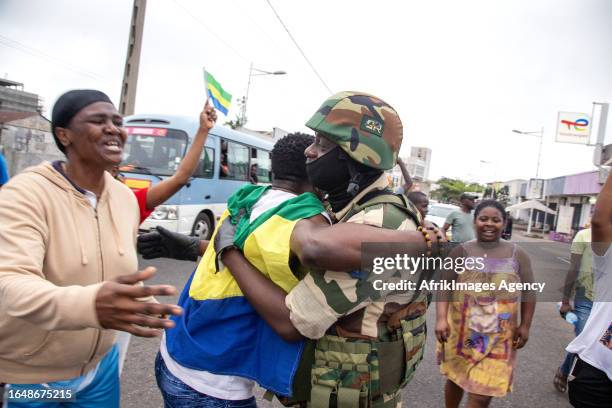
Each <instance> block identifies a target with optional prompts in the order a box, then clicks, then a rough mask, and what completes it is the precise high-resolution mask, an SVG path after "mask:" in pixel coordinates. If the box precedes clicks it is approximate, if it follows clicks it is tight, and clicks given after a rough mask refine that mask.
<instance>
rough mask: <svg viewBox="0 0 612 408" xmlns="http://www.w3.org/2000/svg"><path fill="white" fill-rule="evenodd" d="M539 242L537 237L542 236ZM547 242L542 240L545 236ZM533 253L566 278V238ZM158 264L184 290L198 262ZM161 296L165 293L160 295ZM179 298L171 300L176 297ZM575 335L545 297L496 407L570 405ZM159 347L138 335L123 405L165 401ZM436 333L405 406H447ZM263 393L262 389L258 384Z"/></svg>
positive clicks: (547, 272)
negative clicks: (559, 377) (564, 390)
mask: <svg viewBox="0 0 612 408" xmlns="http://www.w3.org/2000/svg"><path fill="white" fill-rule="evenodd" d="M536 242H537V241H536ZM539 242H542V241H539ZM521 245H522V246H523V247H525V249H526V250H527V252H528V253H529V254H530V255H531V258H532V261H533V265H534V274H535V276H536V279H544V280H546V281H552V278H553V277H554V276H556V275H557V274H560V278H557V279H556V281H559V282H562V279H563V277H564V276H565V271H566V270H567V266H568V263H567V259H569V246H568V245H567V244H561V243H546V244H545V245H536V244H533V243H531V242H530V243H525V244H521ZM149 265H151V266H155V267H157V268H158V273H157V275H156V276H155V277H154V278H153V279H152V281H151V283H166V284H172V285H175V286H176V287H177V288H178V289H179V291H180V290H181V289H182V288H183V285H184V283H185V281H186V280H187V278H188V276H189V274H190V273H191V271H192V270H193V269H194V268H195V265H196V264H195V263H193V262H182V261H173V260H166V259H163V260H154V261H144V260H141V262H140V266H141V267H144V266H149ZM160 300H161V299H160ZM176 300H177V299H176V298H166V299H165V301H168V302H176ZM434 309H435V308H434V307H431V308H430V310H429V312H428V325H429V326H430V328H431V327H433V324H434V318H435V315H434ZM572 338H573V332H572V327H571V326H570V325H569V324H568V323H566V322H565V321H563V320H562V319H561V318H560V317H559V314H558V313H557V311H556V306H555V304H554V303H553V302H539V303H538V305H537V307H536V313H535V317H534V322H533V325H532V329H531V333H530V339H529V342H528V344H527V345H526V346H525V348H524V349H522V350H521V351H520V352H519V355H518V363H517V368H516V371H515V378H514V390H513V392H512V393H510V394H508V395H507V396H506V397H505V398H498V399H494V401H493V403H492V407H521V408H522V407H533V406H537V407H538V408H553V407H554V408H559V407H570V405H569V403H568V402H567V395H562V394H560V393H558V392H557V391H555V389H554V388H553V385H552V378H553V374H554V371H555V370H556V367H557V366H558V365H559V364H560V363H561V360H562V358H563V356H564V352H563V350H564V348H565V346H566V345H567V344H568V343H569V341H571V340H572ZM158 347H159V340H157V339H141V338H134V337H132V341H131V343H130V348H129V350H128V354H127V359H126V363H125V368H124V372H123V375H122V378H121V387H122V389H121V392H122V397H121V403H122V406H123V407H128V408H132V407H134V408H136V407H138V408H140V407H162V406H163V403H162V399H161V396H160V393H159V391H158V389H157V385H156V383H155V373H154V369H153V365H154V359H155V355H156V353H157V350H158ZM434 349H435V339H434V336H433V333H432V331H431V329H430V335H429V336H428V340H427V346H426V352H425V357H424V359H423V362H422V363H421V365H420V367H419V368H418V371H417V375H416V376H415V377H414V379H413V380H412V382H411V383H410V384H409V385H408V386H407V387H406V389H405V390H404V397H403V401H404V402H403V406H404V407H409V408H420V407H423V408H431V407H443V406H444V400H443V385H444V378H443V377H442V376H441V375H440V374H439V371H438V366H437V365H436V363H435V358H434ZM257 392H258V396H261V394H262V391H261V390H258V391H257ZM258 404H259V406H262V407H270V406H275V407H280V406H282V405H280V404H279V403H278V402H274V403H272V404H270V403H268V402H267V401H263V400H259V401H258Z"/></svg>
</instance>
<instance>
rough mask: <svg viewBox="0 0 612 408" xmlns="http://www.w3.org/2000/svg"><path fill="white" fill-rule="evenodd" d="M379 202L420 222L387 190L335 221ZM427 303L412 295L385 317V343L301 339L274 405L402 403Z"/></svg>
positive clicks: (347, 407) (350, 407)
mask: <svg viewBox="0 0 612 408" xmlns="http://www.w3.org/2000/svg"><path fill="white" fill-rule="evenodd" d="M379 204H391V205H393V206H395V207H396V208H398V209H400V210H401V211H403V212H404V213H405V214H406V215H407V216H408V217H409V218H410V219H412V220H413V221H414V222H415V224H416V225H417V226H420V225H422V223H423V222H422V219H421V216H420V213H419V212H418V210H417V209H416V207H415V206H414V205H413V204H412V203H411V202H410V201H409V200H408V199H407V198H406V197H405V196H404V195H396V194H393V193H391V192H389V191H388V190H376V191H372V192H370V193H369V194H366V195H365V196H364V197H363V198H362V199H361V200H360V202H359V203H356V204H354V205H353V207H352V208H351V209H350V210H349V212H348V213H347V214H346V215H345V216H344V217H342V219H341V220H340V221H339V222H345V221H346V220H348V219H350V218H351V217H352V216H353V215H355V214H357V213H359V212H361V211H363V210H364V209H366V208H368V207H371V206H374V205H379ZM423 304H424V305H423ZM428 305H429V300H428V298H427V296H426V295H425V294H421V293H418V292H417V293H415V295H414V296H413V298H412V299H411V302H410V303H408V304H407V305H405V306H404V307H402V308H401V309H399V310H398V311H397V312H395V313H394V314H393V315H391V316H390V318H389V322H388V324H387V327H386V332H385V336H383V337H384V338H388V339H389V340H388V341H371V340H362V339H347V338H343V337H339V336H336V335H331V334H326V335H324V336H323V337H322V338H320V339H318V340H316V341H315V340H306V345H305V348H304V351H303V353H302V358H301V360H300V364H299V367H298V369H297V371H296V375H295V377H294V380H293V396H292V397H291V398H287V397H280V396H277V397H278V399H279V401H280V402H281V403H282V404H283V405H285V406H295V405H298V406H308V407H312V408H368V407H375V408H380V407H384V408H386V407H390V408H395V407H396V406H397V403H398V402H400V401H401V392H400V391H401V389H402V388H403V387H404V386H405V385H406V384H408V382H410V380H411V379H412V377H413V375H414V372H415V370H416V367H417V365H418V364H419V362H420V361H421V360H422V359H423V351H424V345H425V337H426V333H427V328H426V325H425V312H426V310H427V306H428ZM418 306H420V307H418ZM336 334H337V333H336ZM379 337H381V336H379ZM265 397H266V398H267V399H271V397H272V394H271V393H269V392H268V393H266V395H265ZM305 401H308V403H306V402H305Z"/></svg>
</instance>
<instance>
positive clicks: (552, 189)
mask: <svg viewBox="0 0 612 408" xmlns="http://www.w3.org/2000/svg"><path fill="white" fill-rule="evenodd" d="M534 181H535V180H534V179H531V180H529V181H528V180H520V179H517V180H510V181H506V182H501V183H497V184H498V185H496V186H495V187H502V186H508V193H509V194H508V205H512V204H517V203H520V202H523V201H526V200H529V199H532V196H534V197H539V198H538V199H539V201H540V202H543V203H544V204H545V205H546V206H547V207H549V208H550V209H552V210H554V211H556V214H544V213H543V212H541V211H537V210H536V211H534V212H533V226H534V227H535V228H537V229H539V228H543V229H544V230H545V231H551V234H550V237H551V239H553V240H558V241H571V239H572V238H573V236H574V234H575V233H576V232H577V231H579V230H580V229H582V228H584V227H585V225H586V224H588V223H590V221H591V212H592V209H593V206H594V204H595V201H596V199H597V196H598V194H599V193H600V191H601V188H602V186H603V181H604V180H603V178H602V177H601V175H600V172H599V171H598V170H594V171H587V172H584V173H578V174H570V175H566V176H560V177H554V178H551V179H546V180H538V182H534ZM529 185H531V186H532V188H530V187H529ZM540 189H541V192H540ZM530 190H531V192H530ZM536 190H537V191H536ZM512 216H513V217H514V218H516V219H520V220H523V221H525V222H527V221H528V219H529V211H528V210H523V211H520V212H517V213H513V214H512Z"/></svg>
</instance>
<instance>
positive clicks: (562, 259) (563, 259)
mask: <svg viewBox="0 0 612 408" xmlns="http://www.w3.org/2000/svg"><path fill="white" fill-rule="evenodd" d="M557 259H558V260H560V261H563V262H565V263H570V261H568V260H567V259H565V258H561V257H560V256H558V257H557Z"/></svg>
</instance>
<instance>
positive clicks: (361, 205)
mask: <svg viewBox="0 0 612 408" xmlns="http://www.w3.org/2000/svg"><path fill="white" fill-rule="evenodd" d="M378 204H390V205H393V206H394V207H396V208H398V209H399V210H401V211H402V212H404V213H405V214H406V215H408V217H409V218H410V219H412V221H414V222H415V224H416V225H417V226H420V225H422V224H423V221H422V219H421V216H420V213H419V212H418V210H417V209H416V207H415V206H414V204H412V202H411V201H410V200H408V198H406V196H405V195H403V194H394V193H392V192H391V191H390V190H389V189H384V190H373V191H370V192H369V193H368V194H366V195H364V196H363V197H362V198H361V200H359V201H358V202H357V203H356V204H354V205H353V207H352V208H351V209H350V210H349V211H348V212H347V213H346V215H345V216H344V217H342V219H341V220H340V221H341V222H342V221H346V220H348V219H349V218H351V217H352V216H353V215H355V214H357V213H359V212H361V211H363V210H364V209H366V208H368V207H372V206H374V205H378Z"/></svg>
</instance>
